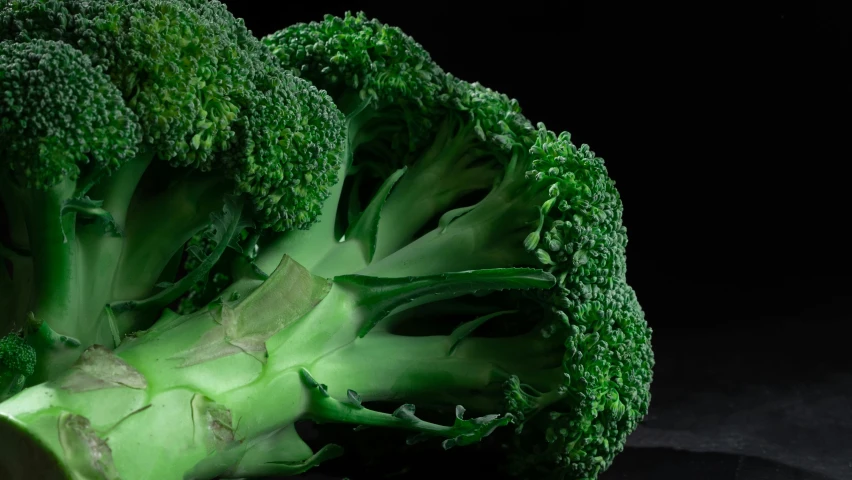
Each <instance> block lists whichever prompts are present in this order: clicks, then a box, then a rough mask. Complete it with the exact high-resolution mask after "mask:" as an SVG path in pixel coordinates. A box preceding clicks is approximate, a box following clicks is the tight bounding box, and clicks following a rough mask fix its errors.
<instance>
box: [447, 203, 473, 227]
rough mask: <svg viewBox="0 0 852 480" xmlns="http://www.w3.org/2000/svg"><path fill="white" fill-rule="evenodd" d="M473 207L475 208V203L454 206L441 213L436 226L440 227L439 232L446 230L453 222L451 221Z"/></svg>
mask: <svg viewBox="0 0 852 480" xmlns="http://www.w3.org/2000/svg"><path fill="white" fill-rule="evenodd" d="M474 208H476V205H471V206H469V207H459V208H454V209H452V210H450V211H448V212H446V213H444V214H443V215H441V218H440V219H438V228H440V229H441V233H444V232H446V231H447V228H449V226H450V224H451V223H453V221H455V220H456V219H457V218H459V217H461V216H462V215H464V214H466V213H467V212H469V211H471V210H473V209H474Z"/></svg>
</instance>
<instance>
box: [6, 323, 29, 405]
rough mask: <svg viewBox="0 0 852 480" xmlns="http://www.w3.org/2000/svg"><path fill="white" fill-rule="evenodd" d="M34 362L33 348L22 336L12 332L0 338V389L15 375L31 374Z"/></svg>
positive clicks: (25, 375) (26, 375)
mask: <svg viewBox="0 0 852 480" xmlns="http://www.w3.org/2000/svg"><path fill="white" fill-rule="evenodd" d="M35 364H36V353H35V350H34V349H33V347H31V346H30V345H29V344H27V343H26V342H25V341H24V339H23V338H21V337H20V336H18V335H16V334H14V333H10V334H7V335H6V336H4V337H3V338H0V389H3V388H7V387H8V386H9V385H8V384H9V383H10V382H13V381H14V380H15V379H14V377H16V376H23V377H28V376H30V375H32V374H33V372H34V371H35ZM0 393H2V392H0Z"/></svg>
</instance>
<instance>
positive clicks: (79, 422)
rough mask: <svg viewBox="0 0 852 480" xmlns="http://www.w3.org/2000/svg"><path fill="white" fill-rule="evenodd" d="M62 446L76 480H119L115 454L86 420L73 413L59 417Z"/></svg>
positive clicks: (65, 459)
mask: <svg viewBox="0 0 852 480" xmlns="http://www.w3.org/2000/svg"><path fill="white" fill-rule="evenodd" d="M59 444H60V447H61V448H62V454H63V455H62V458H63V460H64V461H65V464H66V465H67V466H68V467H69V470H71V471H73V472H74V473H75V477H76V478H81V479H97V480H120V479H121V477H120V476H119V475H118V470H116V468H115V464H114V462H113V459H112V450H110V448H109V445H107V443H106V441H105V440H104V439H102V438H100V437H99V436H98V434H97V433H96V432H95V431H94V429H93V428H92V424H91V422H89V419H87V418H86V417H83V416H80V415H75V414H72V413H65V412H63V413H61V414H60V415H59Z"/></svg>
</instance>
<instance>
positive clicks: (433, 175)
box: [373, 118, 499, 261]
mask: <svg viewBox="0 0 852 480" xmlns="http://www.w3.org/2000/svg"><path fill="white" fill-rule="evenodd" d="M459 123H461V125H459ZM477 140H478V139H477V137H476V135H475V134H474V129H473V125H471V124H469V123H464V122H463V121H461V120H458V119H454V118H448V119H445V120H444V122H442V123H441V126H440V127H439V129H438V133H437V134H436V136H435V140H434V141H433V143H432V145H431V146H430V147H429V148H428V149H427V150H426V151H425V152H424V153H423V154H422V156H421V157H420V158H419V159H418V160H417V161H415V162H414V163H413V165H412V166H411V168H410V169H409V170H408V171H407V172H406V173H405V175H403V177H402V179H401V180H400V181H399V183H398V184H397V185H396V187H394V190H393V192H392V193H391V195H390V196H389V197H388V199H387V201H386V202H385V204H384V206H383V207H382V215H381V218H380V220H379V230H378V231H379V235H378V238H377V242H376V253H375V256H374V257H373V260H374V261H376V260H380V259H382V258H384V257H386V256H388V255H390V254H392V253H393V252H395V251H397V250H399V249H400V248H402V247H404V246H405V245H407V244H408V243H410V242H411V241H412V239H413V238H414V236H415V234H417V233H418V232H419V231H420V230H421V229H422V228H423V227H425V226H426V225H427V224H428V223H429V221H431V220H433V219H434V218H435V217H436V216H437V215H440V214H441V213H443V212H445V211H446V210H447V209H449V208H450V207H451V206H452V205H453V204H454V203H455V202H456V201H458V200H459V199H460V198H461V197H462V196H463V195H465V194H467V193H469V192H474V191H477V190H485V189H488V188H490V187H491V186H492V185H493V184H494V181H495V179H496V178H497V175H498V172H499V169H498V168H497V166H496V165H495V163H496V162H494V161H487V160H490V159H488V158H487V157H488V153H487V152H485V151H483V150H481V149H480V148H479V146H478V145H477Z"/></svg>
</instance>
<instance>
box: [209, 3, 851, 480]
mask: <svg viewBox="0 0 852 480" xmlns="http://www.w3.org/2000/svg"><path fill="white" fill-rule="evenodd" d="M225 3H226V4H228V6H229V8H230V9H231V11H232V12H233V13H234V14H235V15H236V16H238V17H242V18H244V19H245V21H246V24H247V25H248V27H249V28H250V29H251V30H252V31H253V32H254V33H255V35H257V36H263V35H266V34H268V33H271V32H273V31H275V30H277V29H280V28H283V27H285V26H287V25H290V24H293V23H297V22H306V21H313V20H319V19H321V18H322V16H323V14H325V13H331V14H335V15H342V14H343V13H344V12H345V11H346V10H351V11H359V10H363V11H365V12H366V13H367V14H368V15H369V16H371V17H375V18H378V19H379V20H381V21H383V22H384V23H387V24H390V25H395V26H399V27H401V28H402V29H403V30H404V31H405V32H406V33H408V34H410V35H411V36H413V37H414V38H415V39H416V40H417V41H419V43H421V44H422V45H423V46H424V47H425V48H426V49H427V50H428V51H429V52H430V53H431V54H432V56H433V58H434V59H435V60H436V62H437V63H438V64H439V65H441V66H442V67H443V68H444V69H445V70H447V71H449V72H452V73H454V74H455V75H456V76H458V77H460V78H463V79H465V80H469V81H480V82H481V83H483V84H484V85H486V86H488V87H491V88H493V89H495V90H498V91H501V92H503V93H506V94H508V95H509V96H511V97H514V98H517V99H518V100H519V102H520V104H521V106H522V108H523V109H524V112H525V113H526V115H527V117H528V118H530V119H531V120H532V121H534V122H538V121H541V122H544V123H545V124H546V125H547V126H548V127H549V128H550V129H552V130H557V131H561V130H567V131H570V132H571V133H572V135H573V139H574V140H575V143H578V144H579V143H588V144H589V145H591V147H592V149H593V150H594V151H595V152H596V153H597V154H598V155H599V156H601V157H603V158H604V159H606V161H607V165H608V168H609V170H610V173H611V176H612V177H613V178H615V179H616V181H617V185H618V187H619V191H620V192H621V195H622V198H623V200H624V204H625V223H626V225H627V228H628V232H629V237H630V244H629V247H628V272H629V273H628V278H629V280H630V282H631V284H632V285H633V286H634V288H635V289H636V290H637V293H638V295H639V299H640V301H641V303H642V305H643V307H644V308H645V311H646V314H647V318H648V321H649V323H650V324H651V326H652V327H653V328H654V330H655V349H656V351H657V362H658V367H657V374H656V380H655V384H654V387H653V388H654V401H653V402H652V412H651V415H650V416H649V421H648V424H649V425H648V429H647V430H644V431H640V432H637V438H636V441H635V444H633V440H631V448H628V450H627V451H626V452H625V453H623V454H622V456H621V457H620V458H619V459H617V460H616V462H615V465H614V466H613V468H612V469H611V471H610V472H608V473H607V474H606V475H604V478H605V479H623V480H633V479H645V478H648V479H667V478H678V479H681V478H691V479H704V478H707V479H722V480H724V479H738V480H751V479H764V478H765V479H775V478H778V479H787V478H789V479H794V478H795V479H811V478H836V479H838V480H842V479H847V478H852V464H850V463H849V462H850V461H852V460H850V459H852V440H850V438H852V425H850V424H852V411H850V410H849V409H848V408H846V409H844V408H841V409H839V410H837V411H831V410H829V409H828V407H825V406H826V405H828V406H829V407H830V406H832V405H834V404H835V403H837V402H838V401H840V403H841V404H842V403H843V402H842V401H841V400H850V401H852V387H849V385H852V383H845V384H841V383H839V382H840V381H841V380H847V381H848V377H847V376H846V372H848V371H849V367H850V366H852V362H850V355H849V351H850V350H852V342H850V340H849V339H850V338H852V336H850V335H849V334H847V333H845V332H847V331H848V327H849V321H848V320H849V314H848V304H849V299H850V295H849V292H848V286H849V285H850V282H849V280H848V278H849V256H848V254H847V248H846V245H847V243H848V242H847V236H846V235H845V234H844V233H843V232H844V231H845V230H846V229H847V228H848V225H846V224H847V223H848V219H849V215H848V213H847V209H848V206H849V201H848V200H847V192H848V190H849V188H850V187H849V186H847V183H848V177H847V176H846V175H845V174H843V173H842V172H844V171H845V170H846V168H845V167H846V165H845V164H847V163H848V161H849V158H850V157H849V152H848V148H847V146H848V143H847V142H846V141H847V139H849V135H848V132H849V111H850V110H849V106H850V105H849V99H850V96H849V93H850V81H849V80H850V78H849V74H847V73H845V72H844V70H846V68H848V66H849V65H848V63H849V58H852V57H850V52H849V46H848V32H847V28H848V17H847V16H846V15H845V11H844V10H843V7H842V6H841V5H842V3H843V2H826V3H824V4H821V3H819V2H807V3H803V4H792V3H786V4H785V3H783V2H776V3H775V4H774V5H772V6H766V7H761V8H757V7H754V8H744V7H742V6H739V7H736V8H731V7H722V6H721V4H715V5H711V6H706V7H700V8H699V7H688V8H683V7H672V6H669V7H659V8H650V7H648V6H645V5H643V6H617V7H616V6H601V5H599V4H598V6H595V7H591V6H590V5H584V4H583V3H575V2H561V3H558V4H557V3H553V4H550V5H552V6H550V7H546V6H545V5H548V3H546V2H514V3H512V4H509V3H506V4H502V5H505V6H504V7H498V6H497V5H498V3H496V2H489V3H488V4H481V5H480V4H475V3H472V2H471V3H469V4H466V3H465V2H460V1H457V2H437V1H431V2H423V3H419V2H410V3H409V2H387V3H385V2H368V1H358V0H353V1H350V2H346V3H345V4H343V3H335V2H327V1H322V0H317V1H313V2H298V3H297V5H295V6H293V5H291V4H290V2H286V4H285V2H280V3H279V2H249V1H244V0H240V1H226V2H225ZM688 3H690V4H691V2H688ZM826 392H829V393H826ZM825 395H829V396H830V398H829V399H828V401H827V400H826V397H825ZM779 399H780V400H779ZM767 405H774V407H773V408H774V410H773V409H771V408H770V409H769V410H766V407H767ZM846 406H847V407H848V404H847V405H846ZM824 407H825V408H824ZM785 422H786V423H785ZM767 423H768V424H771V425H770V426H768V425H767ZM770 427H771V428H770ZM643 428H645V427H643ZM640 430H641V429H640ZM672 435H674V436H672ZM684 435H686V436H684ZM842 436H846V437H844V438H840V437H842ZM835 437H837V438H835ZM757 439H761V440H760V441H757ZM844 442H845V443H844ZM847 446H848V447H849V448H850V449H849V450H848V451H846V455H845V458H844V454H843V451H844V450H843V449H844V448H845V447H847ZM642 447H646V448H642ZM647 447H657V448H647ZM677 450H689V451H691V452H685V451H677ZM696 452H711V453H704V454H701V453H696ZM479 461H483V459H481V458H479V459H478V458H476V457H475V455H473V454H471V455H469V456H464V455H461V456H460V455H449V454H448V455H447V456H445V457H437V458H436V457H430V458H429V459H428V461H420V463H419V464H416V465H415V467H413V469H412V472H413V473H409V474H408V475H405V476H399V477H395V478H400V479H402V478H415V477H418V476H419V475H418V473H419V474H420V475H422V476H425V475H427V472H428V474H429V475H434V476H440V477H444V478H465V476H467V475H476V476H486V475H491V474H492V473H493V471H492V470H489V467H487V463H488V462H487V459H485V462H484V463H483V464H482V466H480V465H478V464H475V463H474V464H473V465H471V462H479ZM453 462H457V463H455V464H454V465H453ZM332 463H333V464H334V465H331V464H329V466H328V467H327V468H326V467H321V468H320V469H318V470H317V471H316V472H315V474H316V473H318V472H323V471H325V472H332V473H333V474H341V473H343V472H346V473H348V474H349V475H350V476H351V478H352V480H368V477H365V476H363V475H359V473H358V470H357V467H356V465H349V464H346V461H345V460H338V461H335V462H332ZM462 463H464V464H465V466H464V467H461V466H460V465H461V464H462ZM451 465H453V466H452V467H451ZM823 476H824V477H823ZM490 478H499V477H490ZM370 480H372V479H370Z"/></svg>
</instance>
